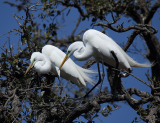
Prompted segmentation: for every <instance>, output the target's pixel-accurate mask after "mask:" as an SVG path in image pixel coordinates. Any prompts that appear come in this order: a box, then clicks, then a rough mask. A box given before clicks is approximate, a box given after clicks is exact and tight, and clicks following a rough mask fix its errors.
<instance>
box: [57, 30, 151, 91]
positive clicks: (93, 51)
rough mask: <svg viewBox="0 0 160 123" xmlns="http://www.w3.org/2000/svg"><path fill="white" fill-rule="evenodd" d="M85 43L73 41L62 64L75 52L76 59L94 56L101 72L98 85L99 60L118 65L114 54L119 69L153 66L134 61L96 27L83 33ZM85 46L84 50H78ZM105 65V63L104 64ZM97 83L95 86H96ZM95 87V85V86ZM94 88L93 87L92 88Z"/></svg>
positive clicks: (128, 69)
mask: <svg viewBox="0 0 160 123" xmlns="http://www.w3.org/2000/svg"><path fill="white" fill-rule="evenodd" d="M83 43H84V44H85V46H84V44H82V43H80V41H77V42H75V43H72V44H71V45H70V46H69V47H68V50H67V54H66V57H65V58H64V60H63V62H62V64H61V66H60V68H59V69H61V67H62V66H63V64H64V63H65V61H66V60H67V59H68V58H69V57H70V56H71V55H72V54H73V56H74V57H75V59H76V60H79V61H83V60H87V59H89V58H90V57H92V56H93V57H94V58H95V59H96V62H97V67H98V72H99V81H98V83H97V84H96V85H98V84H99V83H100V81H101V76H100V70H99V61H100V60H101V61H102V63H103V62H105V63H106V64H109V65H111V66H113V67H115V66H116V60H115V58H114V56H113V54H112V52H114V54H115V55H116V57H117V58H118V62H119V66H118V68H119V69H124V70H126V71H129V72H130V71H131V67H144V68H146V67H151V66H152V65H151V64H140V63H138V62H136V61H134V60H133V59H132V58H131V57H130V56H128V55H127V54H126V53H125V52H124V51H123V49H122V48H121V47H120V46H119V45H118V44H117V43H116V42H115V41H114V40H112V39H111V38H110V37H108V36H107V35H105V34H103V33H102V32H99V31H97V30H94V29H90V30H87V31H86V32H85V33H84V35H83ZM81 48H83V52H80V53H79V52H77V51H78V50H80V49H81ZM102 67H103V64H102ZM103 74H104V68H103ZM96 85H95V86H96ZM93 88H94V87H93ZM91 90H93V89H91Z"/></svg>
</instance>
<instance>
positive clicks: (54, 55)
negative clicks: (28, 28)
mask: <svg viewBox="0 0 160 123" xmlns="http://www.w3.org/2000/svg"><path fill="white" fill-rule="evenodd" d="M64 57H65V53H64V52H62V51H61V50H60V49H58V48H57V47H55V46H52V45H45V46H44V47H43V49H42V53H40V52H34V53H32V55H31V59H30V61H31V64H30V66H29V68H28V69H27V71H26V74H27V73H28V71H29V70H30V68H32V66H34V68H35V70H36V71H37V72H38V73H41V74H46V73H48V72H50V71H52V72H53V73H54V74H56V75H58V78H59V81H60V76H61V77H62V78H64V79H66V80H70V81H71V82H72V83H74V84H76V85H77V86H79V87H85V86H86V83H85V82H89V83H90V84H92V85H94V84H95V83H94V81H93V80H92V79H91V78H90V77H89V73H94V72H93V71H92V70H87V69H83V68H81V67H79V66H78V65H76V64H75V63H74V62H73V61H72V60H71V59H68V60H67V62H66V64H64V66H63V67H62V68H61V70H59V67H60V64H61V62H62V60H63V58H64Z"/></svg>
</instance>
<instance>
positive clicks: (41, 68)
mask: <svg viewBox="0 0 160 123" xmlns="http://www.w3.org/2000/svg"><path fill="white" fill-rule="evenodd" d="M34 68H35V70H36V71H37V72H38V73H41V74H46V73H48V72H50V70H51V61H50V60H49V58H48V57H47V56H45V55H43V54H42V57H41V60H40V61H37V62H36V63H35V65H34Z"/></svg>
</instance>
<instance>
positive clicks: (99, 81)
mask: <svg viewBox="0 0 160 123" xmlns="http://www.w3.org/2000/svg"><path fill="white" fill-rule="evenodd" d="M97 67H98V74H99V80H98V82H97V84H96V85H95V86H94V87H93V88H92V89H91V90H90V91H89V92H87V93H86V95H85V96H84V97H83V98H84V99H85V98H86V97H87V96H88V94H89V93H90V92H91V91H92V90H93V89H94V88H95V87H97V85H99V84H100V83H101V80H102V79H101V73H100V69H99V62H97Z"/></svg>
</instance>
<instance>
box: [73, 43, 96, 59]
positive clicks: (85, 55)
mask: <svg viewBox="0 0 160 123" xmlns="http://www.w3.org/2000/svg"><path fill="white" fill-rule="evenodd" d="M83 48H84V49H83V52H78V50H75V52H74V53H73V56H74V57H75V58H76V59H77V60H78V61H84V60H87V59H89V58H90V57H92V56H93V52H92V48H91V47H89V46H88V47H83Z"/></svg>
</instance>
